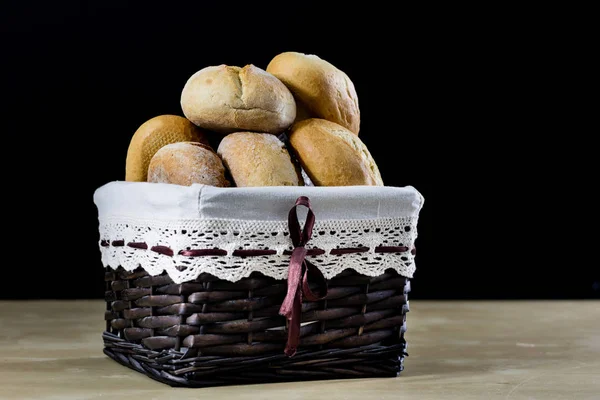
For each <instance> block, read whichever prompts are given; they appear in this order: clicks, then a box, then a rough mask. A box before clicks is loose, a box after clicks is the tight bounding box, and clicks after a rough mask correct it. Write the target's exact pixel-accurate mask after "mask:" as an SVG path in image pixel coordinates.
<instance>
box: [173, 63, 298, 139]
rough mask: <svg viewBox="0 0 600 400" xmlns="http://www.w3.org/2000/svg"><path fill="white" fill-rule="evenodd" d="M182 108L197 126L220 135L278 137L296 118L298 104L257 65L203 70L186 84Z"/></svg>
mask: <svg viewBox="0 0 600 400" xmlns="http://www.w3.org/2000/svg"><path fill="white" fill-rule="evenodd" d="M181 108H182V109H183V113H184V115H185V116H186V117H187V118H188V119H189V120H190V121H192V122H193V123H194V124H196V125H198V126H199V127H201V128H205V129H208V130H211V131H215V132H220V133H231V132H236V131H254V132H266V133H273V134H277V133H280V132H283V131H284V130H285V129H287V128H289V127H290V125H291V124H292V123H293V122H294V119H295V118H296V103H295V101H294V96H292V94H291V93H290V91H289V89H288V88H287V87H286V86H285V85H284V84H283V83H281V81H280V80H279V79H277V78H276V77H274V76H273V75H271V74H269V73H267V72H266V71H264V70H262V69H260V68H257V67H255V66H254V65H246V66H245V67H244V68H240V67H235V66H227V65H219V66H213V67H206V68H203V69H201V70H200V71H198V72H196V73H195V74H194V75H192V76H191V77H190V78H189V79H188V81H187V82H186V84H185V86H184V88H183V91H182V92H181Z"/></svg>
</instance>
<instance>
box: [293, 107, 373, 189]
mask: <svg viewBox="0 0 600 400" xmlns="http://www.w3.org/2000/svg"><path fill="white" fill-rule="evenodd" d="M289 143H290V147H291V149H292V151H293V152H294V153H295V155H296V158H297V159H298V161H299V162H300V164H301V165H302V168H303V169H304V171H306V174H307V175H308V176H309V177H310V179H311V181H312V182H313V183H314V185H315V186H353V185H370V186H383V181H382V179H381V174H380V173H379V168H378V167H377V164H376V163H375V160H373V157H372V156H371V153H370V152H369V150H368V149H367V146H365V144H364V143H363V142H362V141H361V140H360V139H359V137H358V136H357V135H355V134H353V133H352V132H350V131H349V130H348V129H346V128H344V127H343V126H341V125H338V124H336V123H335V122H331V121H327V120H324V119H319V118H310V119H306V120H304V121H300V122H297V123H295V124H294V125H293V126H292V128H291V130H290V133H289Z"/></svg>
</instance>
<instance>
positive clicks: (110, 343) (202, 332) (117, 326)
mask: <svg viewBox="0 0 600 400" xmlns="http://www.w3.org/2000/svg"><path fill="white" fill-rule="evenodd" d="M327 286H328V294H327V297H326V298H325V299H323V300H320V301H314V302H309V301H307V300H306V299H304V300H303V303H302V322H303V323H304V322H313V323H310V324H303V326H302V328H301V330H300V337H301V339H300V343H299V346H298V351H297V353H296V354H295V355H294V356H293V357H288V356H287V355H286V354H284V347H285V344H286V339H287V332H286V329H287V328H286V319H285V318H284V317H282V316H280V315H279V309H280V306H281V303H282V301H283V299H284V297H285V295H286V292H287V284H286V281H279V280H275V279H273V278H269V277H265V276H263V275H261V274H259V273H254V274H253V275H251V276H250V277H248V278H245V279H242V280H240V281H238V282H235V283H233V282H228V281H224V280H220V279H218V278H215V277H214V276H211V275H208V274H202V275H200V276H199V277H198V278H197V279H195V280H194V281H190V282H185V283H181V284H174V283H173V281H172V280H171V278H169V276H168V275H166V274H163V275H160V276H149V275H148V274H147V273H146V271H144V270H143V269H141V268H138V269H137V270H135V271H133V272H127V271H125V270H123V269H122V268H120V267H119V269H117V270H112V269H107V270H106V302H107V311H106V316H105V319H106V331H105V332H104V335H103V338H104V353H105V354H106V355H108V356H109V357H111V358H112V359H114V360H115V361H117V362H119V363H121V364H123V365H125V366H127V367H130V368H132V369H134V370H136V371H139V372H141V373H142V374H145V375H147V376H149V377H150V378H153V379H155V380H157V381H160V382H163V383H166V384H168V385H171V386H180V387H207V386H220V385H231V384H249V383H266V382H283V381H306V380H314V379H340V378H357V377H363V378H364V377H395V376H398V374H399V373H400V372H401V371H402V369H403V360H404V357H405V356H407V353H406V341H405V340H404V332H405V331H406V313H407V312H408V310H409V309H408V300H407V293H408V292H409V291H410V281H409V279H407V278H404V277H402V276H400V275H398V274H397V273H396V272H395V271H391V270H390V271H387V272H386V273H385V274H382V275H380V276H377V277H367V276H363V275H359V274H357V273H355V272H353V271H352V270H346V271H345V272H343V273H342V274H340V275H338V276H336V277H335V278H333V279H330V280H328V281H327ZM278 328H279V329H278Z"/></svg>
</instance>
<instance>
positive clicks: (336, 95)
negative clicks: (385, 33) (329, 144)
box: [267, 52, 360, 135]
mask: <svg viewBox="0 0 600 400" xmlns="http://www.w3.org/2000/svg"><path fill="white" fill-rule="evenodd" d="M267 72H269V73H271V74H273V75H275V76H276V77H277V78H279V80H281V81H282V82H283V83H284V84H285V85H286V86H287V87H288V88H289V89H290V91H291V92H292V93H293V95H294V97H295V98H296V101H297V102H298V103H301V104H302V105H303V106H305V107H306V108H307V109H308V110H310V112H311V114H313V116H314V117H318V118H323V119H326V120H329V121H332V122H335V123H337V124H339V125H342V126H343V127H345V128H347V129H349V130H350V131H352V132H353V133H355V134H357V135H358V132H359V129H360V109H359V107H358V96H357V94H356V89H355V88H354V84H353V83H352V81H351V80H350V78H349V77H348V75H346V73H344V72H343V71H341V70H339V69H338V68H336V67H335V66H334V65H332V64H331V63H329V62H327V61H325V60H323V59H321V58H319V57H317V56H315V55H308V54H303V53H297V52H285V53H281V54H278V55H277V56H275V57H274V58H273V59H272V60H271V62H270V63H269V65H268V66H267Z"/></svg>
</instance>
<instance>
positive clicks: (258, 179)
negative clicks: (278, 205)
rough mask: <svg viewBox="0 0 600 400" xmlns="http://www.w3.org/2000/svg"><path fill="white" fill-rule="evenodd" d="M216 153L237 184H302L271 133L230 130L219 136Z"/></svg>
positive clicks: (288, 158)
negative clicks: (226, 133)
mask: <svg viewBox="0 0 600 400" xmlns="http://www.w3.org/2000/svg"><path fill="white" fill-rule="evenodd" d="M217 154H218V155H219V156H220V157H221V159H222V160H223V163H224V164H225V167H226V168H227V169H228V170H229V173H230V175H231V178H232V179H233V181H234V183H235V185H236V186H238V187H243V186H303V179H302V176H301V175H300V170H299V168H298V167H296V166H295V165H294V164H293V162H292V160H291V158H290V154H289V153H288V151H287V149H286V147H285V145H284V143H283V142H282V141H281V140H279V139H278V138H277V137H276V136H275V135H271V134H269V133H254V132H236V133H232V134H229V135H227V136H225V137H224V138H223V140H221V143H220V144H219V148H218V149H217Z"/></svg>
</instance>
